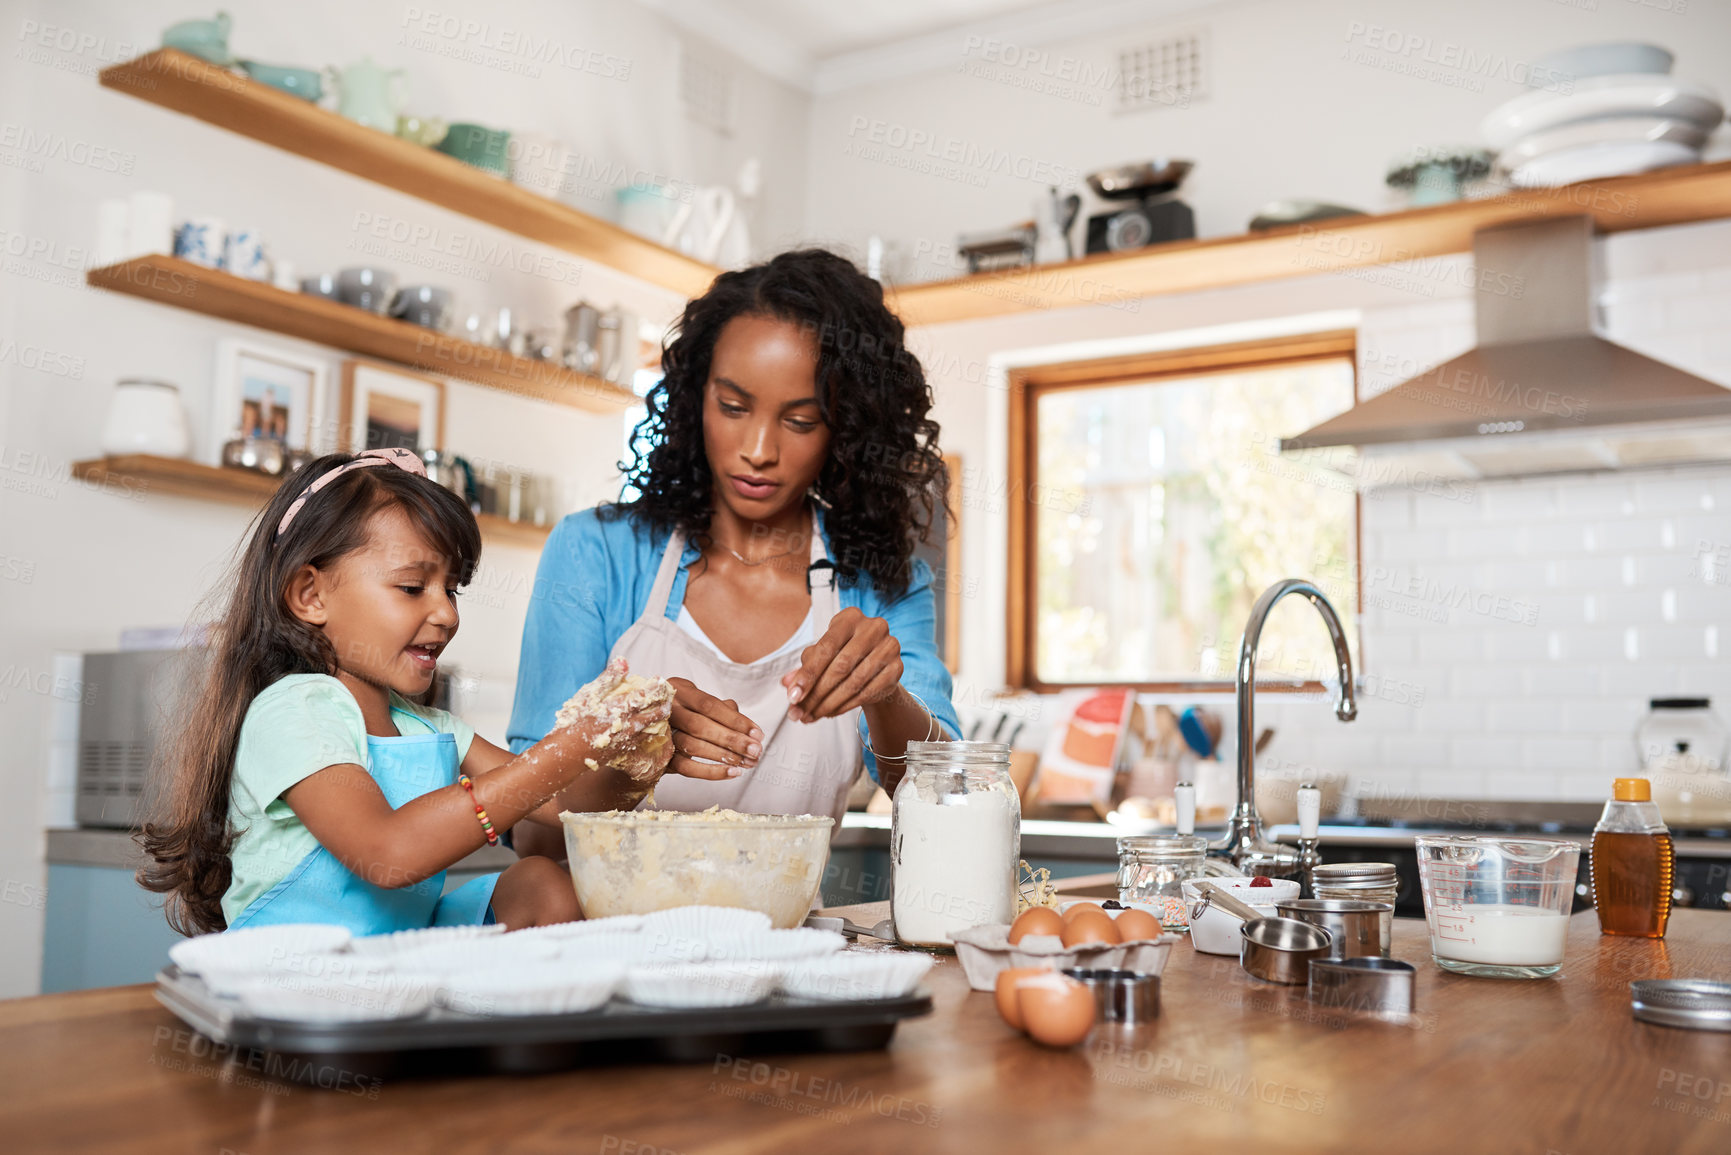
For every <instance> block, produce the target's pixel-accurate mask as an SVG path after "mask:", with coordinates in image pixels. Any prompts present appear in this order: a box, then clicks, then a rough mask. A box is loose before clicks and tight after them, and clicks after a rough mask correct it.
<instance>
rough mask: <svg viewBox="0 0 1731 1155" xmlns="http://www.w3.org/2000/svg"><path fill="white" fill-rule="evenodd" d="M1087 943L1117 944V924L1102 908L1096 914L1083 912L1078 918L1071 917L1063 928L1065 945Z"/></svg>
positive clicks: (1082, 944) (1083, 944)
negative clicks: (1068, 923)
mask: <svg viewBox="0 0 1731 1155" xmlns="http://www.w3.org/2000/svg"><path fill="white" fill-rule="evenodd" d="M1088 943H1100V944H1101V945H1103V946H1116V945H1118V927H1117V924H1116V923H1114V922H1113V921H1112V918H1111V916H1110V915H1108V914H1107V913H1106V912H1105V911H1103V910H1102V911H1100V912H1099V913H1098V914H1084V915H1082V916H1081V917H1080V918H1073V919H1071V920H1070V925H1068V926H1066V927H1065V928H1064V945H1065V946H1085V945H1087V944H1088Z"/></svg>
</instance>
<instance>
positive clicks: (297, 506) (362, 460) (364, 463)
mask: <svg viewBox="0 0 1731 1155" xmlns="http://www.w3.org/2000/svg"><path fill="white" fill-rule="evenodd" d="M371 465H394V466H396V467H397V468H398V469H402V470H407V471H408V472H409V473H413V474H414V475H416V476H417V477H425V476H427V467H426V466H425V465H422V464H421V459H420V458H419V457H417V456H415V454H414V452H413V451H412V450H408V449H368V450H366V451H365V452H363V453H360V454H358V455H357V456H356V457H355V459H354V460H353V461H351V462H349V463H348V464H346V465H339V466H337V467H336V468H335V469H333V470H331V471H330V472H329V473H326V474H325V475H323V476H322V477H320V478H319V479H318V480H317V481H315V482H313V483H312V484H311V485H309V486H307V487H306V488H305V489H303V490H302V491H301V495H300V496H299V497H297V498H295V501H294V504H293V505H291V506H289V507H288V511H287V512H286V513H284V514H283V515H282V521H281V522H280V523H278V525H277V527H276V535H277V536H278V537H281V536H282V535H283V530H285V529H287V528H288V527H289V522H290V521H292V520H293V519H294V515H295V514H297V513H299V512H300V511H301V506H303V505H305V504H306V503H307V498H309V497H311V496H312V495H313V494H315V493H317V492H318V491H319V490H321V489H323V488H324V487H325V486H327V485H329V484H330V483H331V482H333V481H335V480H336V479H337V478H339V477H341V476H342V475H343V474H345V473H348V472H349V471H350V470H354V469H366V468H367V467H368V466H371Z"/></svg>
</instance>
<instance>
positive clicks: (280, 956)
mask: <svg viewBox="0 0 1731 1155" xmlns="http://www.w3.org/2000/svg"><path fill="white" fill-rule="evenodd" d="M352 937H354V936H353V935H351V934H350V933H349V930H348V928H347V927H342V926H333V925H330V924H327V923H317V922H294V923H283V924H281V925H280V926H254V927H243V928H242V929H240V930H226V931H219V932H217V933H216V934H201V935H199V936H198V937H197V938H189V939H187V940H186V941H185V942H177V943H175V944H174V945H173V946H171V947H169V948H168V957H169V958H170V959H171V960H173V962H174V965H175V966H177V967H179V968H180V969H181V970H183V971H185V972H186V973H187V974H193V975H204V974H208V973H210V972H212V971H226V972H229V973H233V972H236V971H254V972H264V971H270V970H275V969H278V968H280V967H283V966H285V965H287V964H288V963H289V962H290V961H291V959H292V956H295V955H302V954H329V953H330V952H332V951H340V950H343V949H344V948H346V947H347V946H348V943H349V940H350V939H351V938H352Z"/></svg>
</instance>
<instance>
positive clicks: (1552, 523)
mask: <svg viewBox="0 0 1731 1155" xmlns="http://www.w3.org/2000/svg"><path fill="white" fill-rule="evenodd" d="M1595 528H1596V526H1595V525H1594V524H1593V523H1592V522H1587V521H1582V520H1579V519H1577V518H1563V517H1560V516H1559V517H1556V518H1552V519H1549V520H1547V521H1545V522H1542V523H1540V524H1538V525H1532V526H1528V527H1527V555H1528V556H1529V557H1532V558H1544V559H1554V558H1560V557H1578V556H1580V555H1582V554H1588V553H1592V552H1593V550H1594V549H1595V548H1596V547H1595V538H1594V537H1593V530H1594V529H1595Z"/></svg>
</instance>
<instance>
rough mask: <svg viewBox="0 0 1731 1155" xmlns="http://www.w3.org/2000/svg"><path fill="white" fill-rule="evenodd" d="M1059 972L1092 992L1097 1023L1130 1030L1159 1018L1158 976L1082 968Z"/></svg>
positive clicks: (1068, 968)
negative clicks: (1112, 1024) (1129, 1028)
mask: <svg viewBox="0 0 1731 1155" xmlns="http://www.w3.org/2000/svg"><path fill="white" fill-rule="evenodd" d="M1061 973H1063V974H1065V975H1068V976H1069V977H1070V978H1073V979H1075V980H1076V981H1077V982H1079V983H1081V984H1083V985H1084V986H1086V987H1087V988H1088V989H1089V990H1090V991H1092V992H1093V993H1094V1009H1095V1011H1096V1013H1098V1015H1099V1016H1100V1021H1101V1022H1106V1023H1123V1024H1124V1025H1125V1026H1129V1027H1133V1026H1136V1025H1137V1024H1138V1023H1146V1022H1148V1021H1150V1020H1152V1019H1155V1018H1158V1017H1159V1015H1160V976H1159V975H1154V974H1143V973H1142V972H1140V971H1117V970H1089V969H1088V968H1086V967H1066V968H1065V969H1064V970H1063V971H1062V972H1061Z"/></svg>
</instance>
